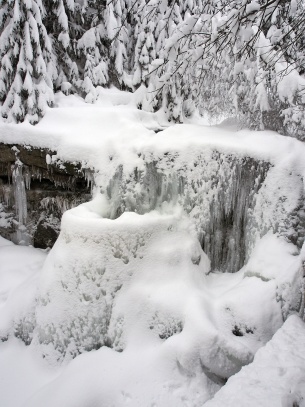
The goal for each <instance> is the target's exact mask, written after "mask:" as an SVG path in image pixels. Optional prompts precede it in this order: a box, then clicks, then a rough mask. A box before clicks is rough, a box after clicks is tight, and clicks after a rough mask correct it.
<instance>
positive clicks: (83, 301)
mask: <svg viewBox="0 0 305 407" xmlns="http://www.w3.org/2000/svg"><path fill="white" fill-rule="evenodd" d="M136 97H137V95H133V96H132V95H130V94H128V93H123V92H118V91H115V90H113V89H110V90H104V91H103V92H101V94H100V96H99V100H98V102H97V103H96V104H95V105H89V104H86V103H85V102H84V101H83V100H82V99H81V98H79V97H76V96H64V95H63V94H58V95H56V103H57V107H56V108H54V109H49V110H48V111H47V114H46V116H45V117H44V118H43V119H42V120H41V122H40V123H39V124H38V125H37V126H35V127H32V126H30V125H29V124H26V123H23V124H18V125H12V124H7V123H2V122H1V123H0V142H1V141H2V142H6V143H10V144H14V143H16V144H17V143H18V144H25V145H28V146H35V147H47V148H49V149H52V150H54V151H56V152H57V155H53V156H52V157H51V156H48V157H47V161H48V163H50V162H52V161H57V160H58V161H59V162H60V161H71V162H74V161H77V162H81V163H82V164H83V167H84V168H91V169H94V170H95V184H96V185H97V186H99V187H105V185H107V184H108V182H109V180H110V179H111V178H112V177H113V176H114V174H115V172H116V170H117V168H118V166H119V165H123V166H124V171H125V172H126V173H132V172H133V171H134V169H135V167H137V168H138V169H140V170H141V169H143V168H144V165H145V160H144V158H143V157H144V156H145V155H149V154H150V155H151V154H153V156H154V157H158V156H161V155H164V154H165V153H169V152H170V153H171V154H172V155H173V156H174V157H175V159H176V161H175V162H174V164H173V167H172V168H171V169H168V168H165V169H164V171H168V172H170V171H172V172H175V170H177V171H178V169H179V171H180V170H181V168H182V171H183V168H184V167H183V166H182V165H181V164H182V163H188V164H190V163H192V160H193V158H194V157H195V156H196V155H198V152H201V153H203V155H205V157H207V158H209V157H210V156H211V151H214V150H217V151H219V152H221V153H225V154H233V155H235V156H240V157H244V156H249V157H253V158H256V159H259V160H265V161H268V162H270V163H271V164H273V165H274V167H273V168H272V170H270V171H269V173H268V176H267V179H266V182H265V184H264V188H262V189H261V191H260V194H258V195H257V199H256V206H255V208H254V210H253V212H254V215H253V219H254V221H257V222H258V221H260V222H261V223H262V224H263V225H264V228H266V231H269V232H268V233H267V234H265V236H264V237H263V238H262V239H260V236H259V235H257V236H256V237H255V239H253V244H255V247H254V249H253V250H252V254H251V255H250V258H249V260H248V262H247V264H246V265H245V266H244V267H243V268H242V269H241V270H239V271H238V272H237V273H234V274H231V273H220V272H215V271H213V272H210V263H209V260H208V258H207V256H206V255H205V253H204V252H203V251H202V249H201V247H200V244H199V242H198V238H197V233H196V227H195V226H196V225H195V224H194V222H192V221H191V220H190V217H187V216H186V214H185V212H183V210H182V209H181V206H179V205H175V203H174V202H172V203H168V202H163V203H161V204H160V205H159V207H158V208H157V209H156V210H154V211H150V212H148V213H145V214H142V215H140V214H137V213H132V212H125V213H123V214H122V215H121V216H119V217H118V218H117V219H110V218H111V216H110V214H111V211H112V207H111V205H109V202H108V201H107V199H106V198H105V196H104V195H101V194H99V190H98V189H97V190H96V192H95V198H94V199H93V200H92V201H91V202H89V203H86V204H83V205H80V206H79V207H77V208H74V209H72V210H69V211H67V212H65V214H64V216H63V220H62V229H61V234H60V236H59V238H58V240H57V242H56V244H55V246H54V248H53V249H52V250H51V252H50V253H49V254H48V256H47V254H46V253H45V252H43V251H41V250H37V249H34V248H32V247H21V246H15V245H12V244H9V243H8V242H7V241H5V239H2V238H1V239H0V337H1V338H3V340H4V342H2V343H0V406H5V407H18V406H22V405H24V406H27V407H41V406H44V407H48V406H49V407H51V406H52V407H55V406H56V407H78V406H79V407H94V406H107V407H111V406H113V407H120V406H122V407H123V406H124V407H125V406H128V405H129V406H131V407H171V406H173V407H180V406H181V407H182V406H188V407H197V406H202V405H204V403H205V402H208V400H209V399H211V398H212V397H213V396H214V395H215V394H216V393H217V392H218V390H219V393H217V394H216V396H215V398H214V399H213V400H211V401H210V402H208V403H211V404H210V405H211V406H212V405H213V406H214V405H215V406H218V405H226V406H228V407H230V405H232V406H233V405H234V406H236V405H245V406H246V405H247V406H251V405H254V404H253V400H256V401H257V402H256V404H255V405H262V406H263V405H265V404H259V403H264V402H265V401H261V400H263V399H264V397H265V398H266V400H268V404H270V400H272V403H274V404H271V405H274V406H279V405H281V404H280V403H282V405H283V406H285V407H286V406H287V407H288V406H290V405H292V403H293V402H294V401H296V402H298V403H299V405H300V406H302V405H303V404H301V403H303V399H302V397H303V398H304V394H303V393H302V391H303V390H302V389H301V384H302V380H303V377H304V367H303V366H304V360H303V359H302V356H300V357H299V359H298V358H297V354H298V347H299V349H300V354H301V352H303V348H304V345H303V342H304V335H305V333H304V325H303V323H302V322H300V321H299V320H298V318H297V317H296V316H292V317H289V318H288V320H287V322H286V323H285V324H284V326H282V325H283V322H284V320H285V319H286V318H287V317H288V316H289V315H290V314H291V313H297V312H298V310H299V309H300V308H301V309H302V304H300V292H301V288H302V286H301V280H302V279H301V277H302V275H301V273H302V262H303V260H304V258H305V256H304V251H301V253H299V251H298V250H297V249H296V247H295V246H294V245H293V244H291V243H288V242H287V241H286V240H285V239H284V238H283V237H280V236H278V235H276V234H274V233H272V227H270V225H269V223H270V219H272V220H273V219H280V221H282V220H283V219H285V216H286V213H289V211H291V210H293V209H294V208H295V207H296V206H297V204H298V200H299V197H300V196H301V194H302V187H303V185H302V183H303V181H302V178H301V176H303V177H304V175H305V161H304V156H305V146H304V144H303V143H301V142H299V141H297V140H295V139H291V138H287V137H282V136H280V135H278V134H276V133H274V132H251V131H247V130H243V131H237V129H236V126H235V124H234V123H232V122H230V121H227V122H226V123H224V124H222V125H219V126H206V125H204V124H203V123H202V122H200V119H198V118H194V119H193V121H192V122H191V123H189V124H183V125H174V126H171V127H169V126H168V123H167V122H166V121H165V119H164V117H163V116H162V114H160V113H155V114H153V113H147V112H143V111H139V110H137V109H136V107H135V99H136ZM160 128H162V129H164V131H161V132H159V133H155V132H154V130H156V129H160ZM140 155H141V157H140ZM185 168H188V170H189V167H185ZM194 172H196V171H195V170H194ZM291 174H294V175H293V176H291V177H290V178H289V176H290V175H291ZM197 175H198V177H199V178H200V177H201V173H200V172H199V171H198V174H197ZM207 175H209V174H207ZM209 185H210V184H208V183H206V186H205V187H206V188H208V187H209ZM279 187H280V188H279ZM203 191H205V190H204V189H203ZM194 196H195V198H196V193H195V195H194ZM282 196H284V197H285V199H284V200H282V201H281V199H280V198H281V197H282ZM194 202H195V201H194ZM270 202H274V205H273V206H272V205H271V206H270V205H269V203H270ZM195 209H196V208H195ZM208 209H209V207H208V206H206V207H205V210H208ZM204 216H205V214H204ZM194 217H195V218H196V216H194ZM268 222H269V223H268ZM46 256H47V257H46ZM303 305H304V304H303ZM276 332H277V333H276ZM274 334H275V335H274ZM273 336H274V337H273ZM16 337H17V338H18V337H21V338H23V340H25V341H28V343H30V342H31V344H30V345H29V346H27V347H25V346H24V344H22V343H21V341H20V340H19V339H17V338H16ZM272 337H273V339H272ZM32 339H33V340H32ZM270 340H271V341H270ZM98 341H100V342H98ZM269 341H270V342H269ZM304 343H305V342H304ZM266 344H267V345H266ZM101 345H105V346H102V347H101V348H100V349H98V350H95V349H96V348H98V347H99V346H101ZM265 345H266V346H265ZM109 346H110V347H109ZM281 352H283V357H282V356H279V354H280V353H281ZM303 353H304V352H303ZM72 357H75V358H74V359H73V360H72ZM276 357H277V359H276ZM253 358H254V362H252V361H253ZM273 359H276V363H275V366H273V365H272V363H271V362H272V360H273ZM301 362H302V363H301ZM247 364H249V366H248V367H246V368H242V367H243V366H244V365H247ZM302 364H303V365H302ZM240 369H242V370H240ZM262 370H264V371H263V372H262ZM238 372H239V373H238ZM255 375H257V376H255ZM230 376H231V379H229V381H228V383H227V384H226V385H225V386H224V387H223V389H222V390H220V388H221V387H222V386H223V384H224V379H226V378H228V377H230ZM285 378H286V379H285ZM271 379H272V386H269V382H270V380H271ZM293 386H294V387H293ZM245 387H247V389H245ZM248 388H249V391H248ZM226 392H227V393H226ZM238 392H239V393H240V394H241V396H240V397H241V398H239V399H238V396H239V395H238V394H237V393H238ZM251 394H252V397H253V400H252V401H250V398H251ZM254 395H255V396H254ZM234 397H235V398H234ZM218 400H219V402H218ZM231 400H232V401H231ZM234 400H235V401H234ZM248 400H249V401H248ZM279 400H280V403H279ZM208 403H207V404H206V405H209V404H208ZM213 403H214V404H213ZM215 403H216V404H215ZM217 403H218V404H217ZM229 403H231V404H229ZM251 403H252V404H251ZM285 403H286V404H285ZM289 403H290V404H289Z"/></svg>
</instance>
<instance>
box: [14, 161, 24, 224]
mask: <svg viewBox="0 0 305 407" xmlns="http://www.w3.org/2000/svg"><path fill="white" fill-rule="evenodd" d="M12 177H13V186H14V195H15V208H16V215H17V217H18V221H19V223H20V225H26V221H27V200H26V192H25V185H24V178H23V174H22V163H21V161H19V160H17V161H16V164H15V165H14V166H13V167H12Z"/></svg>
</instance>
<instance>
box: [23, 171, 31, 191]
mask: <svg viewBox="0 0 305 407" xmlns="http://www.w3.org/2000/svg"><path fill="white" fill-rule="evenodd" d="M23 168H24V171H23V177H24V183H25V187H26V189H28V190H30V189H31V172H30V169H29V167H28V166H26V165H25V166H24V167H23Z"/></svg>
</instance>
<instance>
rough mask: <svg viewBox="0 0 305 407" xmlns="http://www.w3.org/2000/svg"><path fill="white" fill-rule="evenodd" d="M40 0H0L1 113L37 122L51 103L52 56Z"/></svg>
mask: <svg viewBox="0 0 305 407" xmlns="http://www.w3.org/2000/svg"><path fill="white" fill-rule="evenodd" d="M44 14H45V10H44V8H43V5H42V2H41V0H26V1H23V0H14V1H13V0H2V1H1V16H0V54H1V65H0V100H1V102H2V110H1V114H2V116H3V117H4V118H6V119H7V120H8V121H14V122H20V121H23V120H24V119H28V120H29V121H30V122H31V123H37V122H38V120H39V117H41V116H43V115H44V113H45V109H46V107H47V106H52V104H53V85H52V79H55V78H56V74H57V73H56V68H55V67H56V59H55V56H54V54H53V52H52V43H51V41H50V39H49V37H48V34H47V32H46V29H45V26H44V24H43V22H42V17H43V16H44Z"/></svg>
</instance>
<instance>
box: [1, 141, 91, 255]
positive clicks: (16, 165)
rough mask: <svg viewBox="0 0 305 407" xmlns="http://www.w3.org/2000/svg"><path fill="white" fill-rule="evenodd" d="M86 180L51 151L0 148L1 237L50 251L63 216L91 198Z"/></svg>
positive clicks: (74, 165) (6, 145) (84, 176)
mask: <svg viewBox="0 0 305 407" xmlns="http://www.w3.org/2000/svg"><path fill="white" fill-rule="evenodd" d="M88 176H89V177H90V174H89V175H88V173H87V174H85V173H84V171H82V170H81V166H80V165H79V164H71V163H62V162H60V161H59V160H57V159H56V153H55V152H54V151H50V150H47V149H39V148H33V147H27V146H20V145H9V144H0V234H1V235H2V236H3V237H5V238H7V239H10V240H12V241H14V242H15V243H21V244H33V245H34V246H35V247H39V248H46V247H52V246H53V244H54V243H55V241H56V238H57V236H58V233H59V229H60V220H61V216H62V214H63V212H64V211H65V210H66V209H70V208H71V207H73V206H75V205H78V204H80V203H82V202H85V201H87V200H89V199H90V198H91V193H90V185H89V184H90V183H89V182H88Z"/></svg>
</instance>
